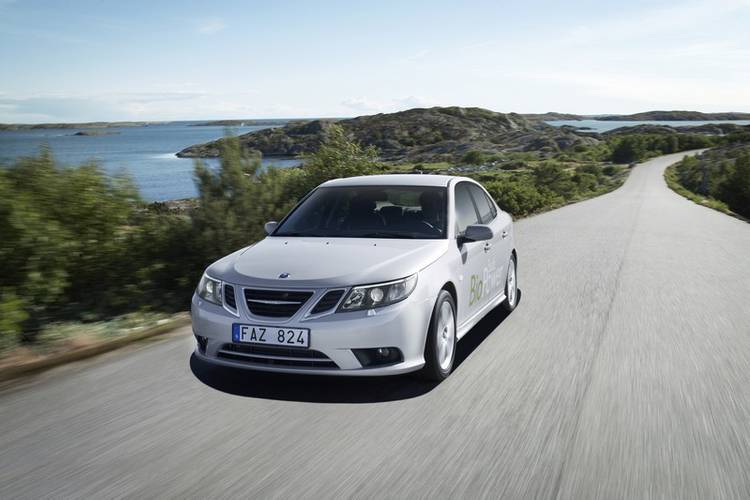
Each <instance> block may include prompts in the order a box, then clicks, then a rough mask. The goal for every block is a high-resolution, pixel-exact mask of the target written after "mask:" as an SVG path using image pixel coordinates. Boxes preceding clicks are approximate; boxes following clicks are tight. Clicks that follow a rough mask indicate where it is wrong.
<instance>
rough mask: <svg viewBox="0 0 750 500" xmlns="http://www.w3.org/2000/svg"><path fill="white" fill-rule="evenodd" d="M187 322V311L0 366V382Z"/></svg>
mask: <svg viewBox="0 0 750 500" xmlns="http://www.w3.org/2000/svg"><path fill="white" fill-rule="evenodd" d="M189 324H190V314H189V313H188V312H184V313H180V314H178V315H176V316H175V317H174V318H172V319H170V320H169V321H167V322H165V323H162V324H160V325H155V326H153V327H151V328H147V329H145V330H141V331H139V332H135V333H131V334H129V335H125V336H123V337H119V338H116V339H110V340H105V341H102V342H98V343H96V344H93V345H88V346H84V347H80V348H77V349H73V350H69V351H64V352H60V353H56V354H50V355H49V356H45V357H43V358H41V359H36V360H34V361H30V362H28V363H23V364H19V365H13V366H7V367H4V368H0V382H7V381H10V380H13V379H17V378H20V377H23V376H27V375H32V374H36V373H40V372H43V371H46V370H49V369H51V368H55V367H57V366H60V365H64V364H68V363H72V362H75V361H81V360H84V359H87V358H92V357H94V356H98V355H100V354H104V353H107V352H110V351H114V350H116V349H119V348H121V347H125V346H127V345H130V344H133V343H135V342H138V341H141V340H145V339H149V338H151V337H156V336H158V335H164V334H166V333H169V332H172V331H173V330H176V329H178V328H180V327H183V326H187V325H189Z"/></svg>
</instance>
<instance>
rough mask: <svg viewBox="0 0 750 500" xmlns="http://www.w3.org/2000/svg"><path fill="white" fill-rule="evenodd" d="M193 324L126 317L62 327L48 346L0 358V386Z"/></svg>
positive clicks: (53, 328)
mask: <svg viewBox="0 0 750 500" xmlns="http://www.w3.org/2000/svg"><path fill="white" fill-rule="evenodd" d="M189 324H190V315H189V314H188V313H187V312H183V313H179V314H174V315H170V316H164V315H159V316H158V319H157V315H125V316H121V317H119V318H115V319H113V320H111V321H101V322H96V323H89V324H85V323H58V324H56V325H50V326H49V327H47V328H46V329H45V330H44V332H45V333H46V335H47V336H48V337H47V338H46V340H45V341H44V342H41V343H39V344H38V345H34V346H31V347H29V346H23V347H16V348H13V349H10V350H7V351H6V352H5V353H3V356H2V357H1V358H0V382H4V381H7V380H11V379H15V378H18V377H21V376H24V375H30V374H33V373H38V372H41V371H44V370H48V369H50V368H53V367H55V366H59V365H62V364H65V363H70V362H73V361H79V360H82V359H86V358H90V357H92V356H97V355H99V354H103V353H105V352H109V351H112V350H115V349H119V348H120V347H123V346H126V345H128V344H132V343H134V342H138V341H141V340H144V339H148V338H151V337H155V336H157V335H162V334H165V333H168V332H171V331H172V330H174V329H176V328H179V327H181V326H186V325H189ZM52 332H55V333H52Z"/></svg>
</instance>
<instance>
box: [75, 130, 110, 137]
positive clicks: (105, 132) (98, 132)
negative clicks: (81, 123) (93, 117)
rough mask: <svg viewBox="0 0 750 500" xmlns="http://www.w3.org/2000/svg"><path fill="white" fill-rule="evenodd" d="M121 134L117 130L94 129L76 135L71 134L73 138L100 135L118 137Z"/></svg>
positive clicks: (81, 131)
mask: <svg viewBox="0 0 750 500" xmlns="http://www.w3.org/2000/svg"><path fill="white" fill-rule="evenodd" d="M119 133H120V132H118V131H116V130H98V129H92V130H79V131H78V132H76V133H74V134H70V135H72V136H76V137H97V136H100V135H118V134H119Z"/></svg>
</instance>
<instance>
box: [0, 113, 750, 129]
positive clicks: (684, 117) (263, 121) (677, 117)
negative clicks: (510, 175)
mask: <svg viewBox="0 0 750 500" xmlns="http://www.w3.org/2000/svg"><path fill="white" fill-rule="evenodd" d="M518 114H519V115H520V116H522V117H524V118H526V119H528V120H532V121H549V120H596V121H625V122H626V121H685V122H690V121H717V120H721V121H732V120H750V113H745V112H739V111H727V112H721V113H702V112H700V111H680V110H675V111H645V112H642V113H634V114H629V115H618V114H607V113H604V114H598V115H577V114H571V113H557V112H554V111H551V112H548V113H518ZM346 118H347V117H336V118H325V117H323V118H247V119H234V118H233V119H224V120H167V121H116V122H105V121H101V122H82V123H67V122H65V123H0V131H15V130H38V129H75V128H79V129H96V128H112V127H148V126H153V125H168V124H171V123H189V126H191V127H217V126H224V127H237V126H248V127H251V126H277V125H278V126H281V125H286V124H287V123H289V122H310V121H315V120H333V121H337V120H343V119H346ZM191 122H194V123H191Z"/></svg>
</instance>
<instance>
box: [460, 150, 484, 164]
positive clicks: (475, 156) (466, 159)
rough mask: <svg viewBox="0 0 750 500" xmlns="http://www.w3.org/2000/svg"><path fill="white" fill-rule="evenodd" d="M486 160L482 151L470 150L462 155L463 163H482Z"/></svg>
mask: <svg viewBox="0 0 750 500" xmlns="http://www.w3.org/2000/svg"><path fill="white" fill-rule="evenodd" d="M485 161H486V157H485V155H484V153H482V152H481V151H469V152H468V153H466V154H465V155H463V157H461V163H465V164H467V165H482V164H483V163H484V162H485Z"/></svg>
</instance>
